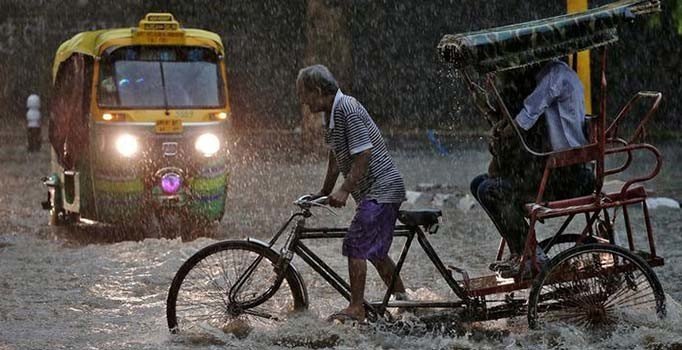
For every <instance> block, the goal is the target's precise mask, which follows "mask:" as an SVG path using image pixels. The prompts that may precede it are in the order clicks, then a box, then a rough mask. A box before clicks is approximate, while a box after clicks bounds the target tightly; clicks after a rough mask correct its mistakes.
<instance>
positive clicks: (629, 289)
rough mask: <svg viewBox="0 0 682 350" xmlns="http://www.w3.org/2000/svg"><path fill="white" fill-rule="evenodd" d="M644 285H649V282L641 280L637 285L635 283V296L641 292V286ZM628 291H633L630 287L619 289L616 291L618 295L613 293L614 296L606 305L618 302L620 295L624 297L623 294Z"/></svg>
mask: <svg viewBox="0 0 682 350" xmlns="http://www.w3.org/2000/svg"><path fill="white" fill-rule="evenodd" d="M644 284H649V281H648V280H647V279H646V278H644V279H642V280H641V281H640V282H639V283H637V284H636V285H635V286H636V287H637V290H636V291H635V294H637V293H639V292H640V291H641V290H642V288H641V286H642V285H644ZM628 291H633V289H631V288H630V287H627V286H626V287H625V288H621V289H620V290H619V291H618V293H614V294H613V295H612V296H611V297H610V298H609V299H608V300H607V301H606V304H610V303H612V302H613V301H616V300H618V299H619V298H620V297H621V296H622V295H624V294H625V293H627V292H628Z"/></svg>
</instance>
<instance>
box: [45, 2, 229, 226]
mask: <svg viewBox="0 0 682 350" xmlns="http://www.w3.org/2000/svg"><path fill="white" fill-rule="evenodd" d="M224 55H225V51H224V48H223V44H222V42H221V39H220V37H219V36H218V35H217V34H215V33H212V32H209V31H205V30H199V29H187V28H182V27H181V26H180V24H179V23H178V22H177V21H176V20H175V18H174V17H173V15H171V14H169V13H149V14H147V15H146V16H145V17H144V19H142V20H141V21H140V22H139V24H138V26H137V27H134V28H124V29H111V30H97V31H89V32H83V33H79V34H77V35H75V36H74V37H73V38H71V39H69V40H67V41H65V42H64V43H62V45H61V46H60V47H59V49H58V51H57V54H56V57H55V59H54V66H53V94H52V103H51V106H50V119H51V120H50V130H49V131H50V132H49V135H50V142H51V144H52V166H51V174H50V176H48V177H47V178H45V179H44V183H45V185H46V186H47V188H48V200H47V201H46V202H44V203H43V207H44V208H45V209H49V210H50V212H51V223H52V224H55V225H61V224H68V223H74V222H77V221H79V220H83V219H87V220H91V221H96V222H102V223H109V224H114V225H119V226H122V227H128V226H133V225H138V224H140V223H145V222H147V220H148V219H151V218H156V219H157V222H159V223H162V224H163V223H165V222H172V223H173V225H174V227H177V225H178V223H182V224H185V225H191V227H198V226H199V225H202V224H208V223H211V222H215V221H219V220H220V219H221V218H222V216H223V214H224V208H225V200H226V191H227V185H228V176H229V171H228V170H229V169H228V165H227V157H228V154H229V149H228V148H227V145H228V141H229V139H230V132H229V123H230V105H229V101H228V94H227V80H226V70H225V62H224ZM169 218H171V220H168V219H169ZM178 218H179V219H180V220H181V221H178ZM83 221H85V220H83ZM176 232H179V231H176Z"/></svg>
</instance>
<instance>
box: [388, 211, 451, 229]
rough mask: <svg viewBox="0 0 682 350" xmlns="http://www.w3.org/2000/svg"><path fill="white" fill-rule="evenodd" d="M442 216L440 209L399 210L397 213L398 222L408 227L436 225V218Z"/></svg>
mask: <svg viewBox="0 0 682 350" xmlns="http://www.w3.org/2000/svg"><path fill="white" fill-rule="evenodd" d="M440 216H443V213H442V212H441V210H440V209H418V210H401V211H399V212H398V220H400V222H402V223H403V224H405V225H408V226H427V227H428V226H431V225H435V224H437V223H438V218H439V217H440Z"/></svg>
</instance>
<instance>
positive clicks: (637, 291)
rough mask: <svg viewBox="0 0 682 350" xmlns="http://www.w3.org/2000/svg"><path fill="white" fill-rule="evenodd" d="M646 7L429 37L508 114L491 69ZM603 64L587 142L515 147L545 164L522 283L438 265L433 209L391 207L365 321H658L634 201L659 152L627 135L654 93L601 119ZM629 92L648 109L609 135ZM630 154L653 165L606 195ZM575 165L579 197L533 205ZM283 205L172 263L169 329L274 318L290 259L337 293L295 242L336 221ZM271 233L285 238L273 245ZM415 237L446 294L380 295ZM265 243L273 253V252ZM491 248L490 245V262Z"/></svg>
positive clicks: (559, 50) (291, 293)
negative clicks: (590, 169)
mask: <svg viewBox="0 0 682 350" xmlns="http://www.w3.org/2000/svg"><path fill="white" fill-rule="evenodd" d="M655 11H659V4H658V2H656V1H641V0H628V1H620V2H617V3H614V4H611V5H607V6H604V7H600V8H596V9H593V10H590V11H587V12H585V13H579V14H573V15H564V16H559V17H554V18H550V19H545V20H539V21H532V22H528V23H522V24H516V25H511V26H505V27H500V28H494V29H489V30H485V31H480V32H473V33H466V34H460V35H455V36H451V35H447V36H445V37H444V38H443V39H442V40H441V43H440V44H439V52H440V53H441V54H442V56H443V58H444V59H445V60H446V61H449V62H453V63H454V64H455V67H456V68H457V69H459V70H460V72H461V73H462V75H463V76H464V77H465V79H467V80H468V81H470V82H473V76H472V75H473V74H482V75H484V76H485V77H486V78H487V79H486V80H487V85H486V88H485V90H486V92H487V93H488V94H489V96H491V99H492V100H491V101H489V102H490V103H489V105H491V106H493V108H497V109H498V110H499V111H501V113H502V114H503V116H504V117H505V118H509V119H511V116H510V115H509V112H508V110H507V109H506V106H505V103H504V101H503V100H502V98H501V97H500V94H499V92H498V90H497V87H496V86H495V80H494V75H495V74H496V72H497V71H499V70H503V69H513V68H516V67H519V66H522V65H526V64H530V63H534V62H541V61H544V60H548V59H552V58H554V57H557V56H564V55H567V54H572V53H574V52H578V51H581V50H585V49H591V48H596V47H599V46H604V45H606V44H610V43H613V42H615V41H616V40H617V36H616V27H617V25H619V24H620V23H621V22H622V21H624V20H627V19H629V18H631V17H636V16H640V15H645V14H648V13H651V12H655ZM605 59H606V50H604V51H603V55H602V60H603V61H602V80H601V108H600V111H599V115H598V116H597V117H596V118H595V119H594V120H593V122H592V123H591V129H592V130H591V131H590V135H591V136H590V139H591V142H590V143H589V144H588V145H585V146H582V147H579V148H573V149H569V150H565V151H559V152H553V153H544V154H541V153H538V152H535V151H534V150H532V149H527V151H528V152H535V153H537V154H538V155H541V156H543V157H545V159H546V162H545V164H546V166H545V170H544V174H543V180H542V182H541V184H540V186H539V189H538V193H537V197H536V200H535V201H534V202H533V203H529V204H528V205H527V206H526V208H527V217H528V220H529V223H530V232H529V234H528V239H527V242H526V250H525V251H526V254H525V256H524V258H523V259H530V261H531V262H532V263H533V265H534V266H535V267H536V269H535V271H534V274H533V276H531V277H530V278H527V277H526V276H523V275H522V273H520V274H519V275H518V276H515V277H514V278H501V277H500V276H498V275H488V276H481V277H469V276H468V274H467V273H466V271H463V270H461V269H458V268H456V267H452V266H450V267H447V266H446V265H445V264H444V263H443V262H442V261H441V259H440V258H439V257H438V255H437V254H436V252H435V250H434V248H433V246H432V245H431V244H430V243H429V240H428V234H433V233H435V232H436V231H437V227H438V222H439V217H440V216H441V212H440V211H439V210H430V209H427V210H413V211H401V212H400V215H399V220H400V222H401V224H399V225H397V226H396V230H395V236H397V237H405V243H404V246H403V249H402V252H401V253H400V257H399V259H398V260H397V263H396V272H395V274H394V276H393V278H392V280H391V282H390V283H389V284H388V285H389V286H388V288H387V290H386V293H385V294H384V297H383V298H382V299H381V300H378V301H366V302H365V307H366V310H367V317H368V319H370V320H376V319H380V318H387V319H391V315H390V313H388V312H387V309H389V308H396V307H399V308H440V309H448V310H453V311H454V312H456V315H457V317H458V318H459V319H460V320H465V321H486V320H494V319H500V318H508V317H513V316H518V315H524V314H525V315H527V318H528V323H529V326H530V327H531V328H535V327H540V326H542V325H544V324H546V323H550V322H563V323H568V324H577V325H583V326H588V327H592V326H600V325H607V326H608V325H613V324H615V323H616V322H618V321H619V320H621V319H623V318H627V320H641V319H646V320H647V321H652V320H651V318H653V321H654V322H655V320H656V319H658V318H662V317H664V316H665V314H666V304H665V294H664V292H663V290H662V288H661V284H660V282H659V280H658V278H657V277H656V275H655V273H654V271H653V270H652V267H655V266H661V265H663V258H662V257H660V256H658V255H657V254H656V249H655V244H654V237H653V232H652V225H651V222H650V219H649V215H648V210H647V205H646V198H647V192H646V190H645V189H644V187H643V186H642V184H641V183H642V182H644V181H646V180H649V179H652V178H653V177H655V176H656V174H657V173H658V172H659V170H660V167H661V156H660V154H659V152H658V150H657V149H656V148H655V147H654V146H652V145H650V144H646V143H642V142H639V140H640V138H641V136H642V133H643V131H644V127H645V124H646V122H647V121H648V120H649V119H650V118H651V116H652V115H653V113H654V111H655V110H656V109H657V107H658V104H659V102H660V100H661V94H660V93H654V92H639V93H637V94H636V95H635V96H634V97H633V98H632V100H630V101H629V102H628V103H627V105H626V106H625V107H624V108H623V109H622V110H621V111H620V112H619V113H618V114H617V115H616V116H615V118H613V119H612V121H611V123H610V124H609V125H608V126H607V114H606V111H605V108H604V107H605V99H606V95H605V92H606V78H605V72H604V69H605V67H606V65H605ZM641 99H652V100H653V104H652V105H651V106H650V108H649V110H648V112H647V113H646V114H645V116H644V117H643V118H642V119H641V121H640V123H639V125H638V127H637V128H636V130H635V132H634V134H633V135H632V136H631V137H629V138H627V139H625V138H622V137H621V136H620V135H619V133H618V130H619V125H620V123H621V121H622V120H623V118H624V117H625V116H626V115H627V114H628V111H630V110H631V108H632V106H633V104H635V103H636V102H637V101H638V100H641ZM517 132H518V130H517ZM636 152H648V153H650V154H652V155H653V158H655V162H654V165H653V166H652V169H651V171H650V173H649V174H647V175H646V176H636V177H633V178H630V179H628V180H627V181H625V182H624V184H623V185H622V186H621V188H619V189H618V190H617V191H614V192H608V191H606V190H605V187H604V186H603V183H604V178H605V177H606V176H609V175H614V174H622V172H623V171H624V170H625V169H627V168H628V167H629V166H630V165H631V164H632V163H633V154H635V153H636ZM612 155H621V156H622V157H621V158H623V159H622V162H619V163H618V166H616V167H615V168H608V169H607V168H606V166H605V158H606V157H608V156H612ZM621 158H619V159H621ZM586 162H590V163H593V164H594V165H595V173H596V178H597V181H596V186H595V190H594V192H593V193H592V194H591V195H587V196H584V197H578V198H570V199H565V200H557V201H549V202H548V201H544V200H543V192H544V190H545V185H546V182H547V178H548V176H549V174H550V173H551V171H552V170H553V169H556V168H559V167H563V166H569V165H571V164H576V163H586ZM294 204H295V205H297V206H298V207H299V209H300V210H299V211H298V212H296V213H294V214H293V215H292V216H291V217H290V218H289V220H288V221H287V222H286V223H285V224H284V225H283V226H282V228H281V229H280V230H279V231H278V232H277V233H276V234H275V235H274V236H273V238H272V239H271V240H270V241H269V242H267V243H265V242H260V241H257V240H254V239H250V238H249V239H246V240H229V241H223V242H218V243H215V244H212V245H210V246H208V247H205V248H203V249H201V250H200V251H198V252H197V253H196V254H194V255H193V256H192V257H190V258H189V259H188V260H187V261H186V262H185V263H184V264H183V265H182V266H181V268H180V269H179V271H178V272H177V274H176V276H175V278H174V280H173V282H172V285H171V287H170V290H169V295H168V300H167V309H166V310H167V320H168V326H169V328H170V330H171V332H173V333H176V332H183V333H184V332H190V333H191V332H192V331H193V330H197V329H199V330H201V329H203V328H205V327H210V328H213V329H219V330H224V331H227V330H228V329H229V328H230V324H231V323H232V322H234V321H235V320H239V321H240V322H241V321H244V320H248V321H253V322H262V323H270V322H276V321H281V320H283V319H286V317H287V314H288V312H290V311H292V310H302V309H306V308H307V306H308V303H309V301H308V294H307V290H306V285H305V283H304V282H303V279H302V277H301V275H300V274H299V272H298V271H297V270H296V268H295V267H294V266H293V265H292V264H291V260H292V258H293V256H294V255H297V256H298V257H300V259H301V260H302V261H304V262H305V263H306V264H308V265H309V266H310V267H311V268H312V269H313V270H314V271H315V272H317V273H318V274H319V275H320V276H321V277H323V278H324V280H325V281H327V282H328V283H329V284H330V285H331V286H332V287H333V288H334V289H336V291H338V293H339V294H341V295H342V296H344V297H345V298H346V299H349V297H350V293H349V285H348V283H347V282H346V281H344V280H343V278H341V277H340V275H339V274H338V273H336V272H335V271H333V269H332V268H330V266H329V265H328V264H327V263H325V262H324V261H323V260H322V259H320V258H319V257H318V256H317V255H316V254H315V253H314V252H313V251H312V250H311V249H310V247H308V246H307V245H306V244H304V241H306V240H318V239H338V238H342V237H343V236H344V234H345V231H346V228H344V227H341V228H324V227H323V228H309V227H306V226H305V222H306V218H309V217H311V216H312V215H313V213H312V211H313V210H314V209H315V208H317V207H324V205H323V204H322V202H321V200H319V199H318V200H312V198H311V197H308V196H304V197H301V198H299V199H298V200H296V201H295V202H294ZM636 205H639V206H640V207H641V209H642V212H643V220H644V225H645V227H646V241H647V242H648V247H646V249H639V248H638V247H637V246H636V244H635V243H636V241H635V239H634V238H635V237H634V233H633V229H632V225H631V220H630V218H631V216H630V209H631V208H632V207H633V206H636ZM617 212H618V213H617ZM621 213H622V215H617V214H621ZM581 216H584V218H585V223H584V224H583V225H582V226H581V227H582V229H581V230H580V231H579V233H572V234H568V233H566V229H567V227H569V224H571V223H572V222H573V224H574V226H575V224H576V223H577V222H574V219H575V218H576V217H581ZM552 218H559V219H561V220H563V223H562V224H561V227H560V228H559V229H558V230H557V231H556V232H554V233H553V235H551V236H550V237H548V238H547V239H545V240H542V241H541V242H539V243H538V241H537V239H536V226H537V224H538V222H539V221H544V220H549V219H552ZM620 218H622V221H623V222H624V226H625V227H626V231H627V232H626V235H627V246H625V247H621V246H619V245H617V244H616V238H615V235H614V225H615V224H616V220H617V219H620ZM576 221H577V220H576ZM282 237H284V238H285V239H284V241H285V242H284V243H283V244H282V243H281V242H279V243H278V240H279V239H280V238H282ZM415 239H416V241H417V242H418V244H419V245H420V246H421V247H422V248H423V250H424V252H425V253H426V255H427V256H428V258H429V260H430V261H431V262H432V263H433V265H434V266H435V268H436V270H437V271H438V272H439V274H440V276H441V277H442V278H443V280H444V281H445V282H446V283H447V285H448V286H449V287H450V289H451V290H452V292H453V293H454V294H455V295H456V296H457V300H444V301H398V300H391V298H390V297H391V294H392V293H391V292H392V289H393V284H394V282H395V280H396V277H397V276H398V274H399V273H400V270H401V268H402V267H403V264H404V262H405V258H406V256H407V253H408V251H409V249H410V247H411V245H412V243H413V242H414V240H415ZM537 244H540V245H541V246H542V247H543V248H544V249H545V251H547V252H548V254H549V255H550V257H551V260H550V262H549V264H548V265H547V266H545V267H543V268H541V269H540V268H539V266H538V264H535V263H536V262H535V261H534V259H535V254H534V253H533V254H529V252H535V247H536V245H537ZM275 245H277V247H278V249H279V251H275V249H274V247H275ZM503 248H504V245H503V244H501V246H500V251H499V252H498V259H499V258H500V257H501V255H502V251H503ZM521 290H529V294H528V297H527V298H521V297H519V295H520V293H519V294H514V292H515V291H521ZM495 295H498V296H499V295H503V297H502V298H500V297H495Z"/></svg>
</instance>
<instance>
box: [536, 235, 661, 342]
mask: <svg viewBox="0 0 682 350" xmlns="http://www.w3.org/2000/svg"><path fill="white" fill-rule="evenodd" d="M665 312H666V311H665V294H664V293H663V289H662V288H661V284H660V282H659V281H658V278H657V277H656V274H655V273H654V272H653V270H652V269H651V268H650V267H649V265H647V263H646V261H644V260H643V259H642V258H640V257H639V256H636V255H634V254H632V253H631V252H629V251H628V250H625V249H623V248H620V247H618V246H614V245H610V244H585V245H581V246H577V247H573V248H570V249H568V250H566V251H564V252H561V253H559V255H557V256H556V257H555V258H553V259H552V260H551V262H550V264H549V266H548V267H547V268H546V269H544V270H543V271H542V272H541V273H540V275H538V277H537V278H536V279H535V281H534V283H533V288H532V289H531V292H530V296H529V298H528V325H529V326H530V327H531V328H537V327H541V326H543V325H547V324H550V323H564V324H572V325H577V326H582V327H589V328H594V327H599V326H614V325H616V324H618V323H619V322H621V321H627V322H631V323H637V322H642V321H653V320H651V318H652V317H654V318H656V317H658V318H663V317H664V316H665Z"/></svg>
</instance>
